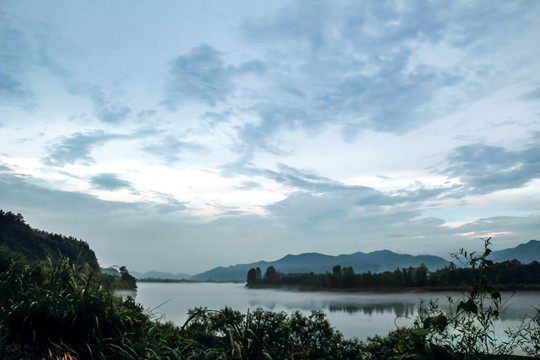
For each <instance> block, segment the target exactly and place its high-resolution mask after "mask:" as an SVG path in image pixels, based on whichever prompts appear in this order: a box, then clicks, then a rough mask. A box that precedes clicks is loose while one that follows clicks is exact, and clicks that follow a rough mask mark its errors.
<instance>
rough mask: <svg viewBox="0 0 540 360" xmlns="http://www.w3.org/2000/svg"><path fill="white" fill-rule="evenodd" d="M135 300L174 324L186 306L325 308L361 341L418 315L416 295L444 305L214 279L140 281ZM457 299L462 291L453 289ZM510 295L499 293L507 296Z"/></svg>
mask: <svg viewBox="0 0 540 360" xmlns="http://www.w3.org/2000/svg"><path fill="white" fill-rule="evenodd" d="M137 286H138V288H139V289H138V291H137V294H136V301H137V302H138V303H141V304H142V305H143V306H144V307H145V309H147V310H149V311H150V312H151V313H152V314H153V315H154V317H156V318H157V317H162V318H163V320H167V321H168V320H170V321H173V322H174V323H176V324H177V325H182V324H184V322H185V321H186V319H187V312H188V310H189V309H192V308H195V307H198V306H204V307H207V308H209V309H212V310H219V309H222V308H224V307H225V306H228V307H231V308H233V309H234V310H239V311H241V312H243V313H246V312H247V310H248V309H252V310H253V309H255V308H258V307H261V308H263V309H265V310H272V311H285V312H287V313H291V312H293V311H296V310H299V311H300V312H302V313H303V314H305V315H309V314H310V313H311V311H312V310H323V311H324V312H325V313H326V314H327V318H328V320H329V321H330V323H331V324H332V326H333V327H334V328H336V329H338V330H339V331H341V332H342V333H343V335H344V336H345V337H348V338H354V337H357V338H359V339H365V338H367V337H368V336H373V335H376V334H378V335H386V334H387V333H388V331H390V330H392V329H395V327H396V325H399V326H403V325H409V324H411V323H412V320H410V319H412V318H414V316H415V315H416V313H417V310H418V304H419V299H420V298H422V299H426V300H430V299H436V298H438V299H439V303H440V304H445V303H446V295H445V294H442V293H433V292H426V293H420V292H410V293H384V294H383V293H367V292H362V293H333V292H292V291H282V290H270V289H260V290H258V289H257V290H253V289H246V288H245V287H244V285H243V284H230V283H226V284H212V283H169V284H166V283H138V284H137ZM449 295H451V296H452V297H453V298H454V299H456V300H457V299H460V297H461V293H451V294H449ZM510 295H511V294H503V297H504V296H506V297H509V296H510ZM508 305H509V309H508V310H507V311H506V312H505V313H504V315H503V317H502V320H501V321H499V323H498V324H497V327H498V328H500V329H501V333H502V330H503V329H506V328H508V327H509V326H515V325H516V324H518V323H519V322H520V321H521V319H523V317H524V316H525V314H526V313H529V314H534V309H533V307H534V306H536V307H539V306H540V293H539V292H523V293H517V294H514V295H513V296H512V297H511V298H510V300H509V302H508Z"/></svg>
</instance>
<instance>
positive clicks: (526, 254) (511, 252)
mask: <svg viewBox="0 0 540 360" xmlns="http://www.w3.org/2000/svg"><path fill="white" fill-rule="evenodd" d="M488 258H489V259H491V260H493V261H495V262H502V261H506V260H513V259H516V260H518V261H520V262H522V263H523V264H528V263H531V262H533V261H540V241H538V240H531V241H529V242H528V243H525V244H519V245H518V246H516V247H513V248H508V249H504V250H498V251H494V252H492V253H491V254H490V255H489V257H488Z"/></svg>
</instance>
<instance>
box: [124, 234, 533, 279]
mask: <svg viewBox="0 0 540 360" xmlns="http://www.w3.org/2000/svg"><path fill="white" fill-rule="evenodd" d="M489 258H490V259H491V260H493V261H496V262H501V261H505V260H512V259H517V260H519V261H520V262H522V263H530V262H532V261H540V241H537V240H531V241H529V242H528V243H526V244H520V245H518V246H516V247H514V248H509V249H504V250H499V251H493V252H492V253H491V254H490V256H489ZM421 264H424V265H425V266H427V268H428V269H429V270H436V269H439V268H442V267H444V266H445V265H448V264H449V262H448V261H447V260H446V259H443V258H442V257H439V256H434V255H409V254H397V253H395V252H392V251H390V250H379V251H374V252H370V253H363V252H357V253H354V254H348V255H345V254H344V255H338V256H332V255H324V254H319V253H304V254H299V255H287V256H285V257H283V258H281V259H279V260H276V261H258V262H254V263H251V264H238V265H232V266H228V267H222V266H220V267H216V268H214V269H211V270H208V271H205V272H203V273H200V274H197V275H193V276H190V275H187V274H171V273H165V272H158V271H150V272H146V273H137V272H134V271H133V272H132V274H133V276H135V277H136V278H137V279H144V278H153V279H175V280H182V279H188V280H194V281H245V279H246V275H247V272H248V271H249V269H251V268H257V267H259V268H260V269H261V271H262V272H263V273H264V272H265V271H266V269H267V268H268V267H269V266H273V267H274V268H276V270H277V271H279V272H282V273H309V272H314V273H326V272H327V271H328V272H331V271H332V268H333V267H334V266H335V265H341V267H346V266H351V267H352V268H353V269H354V271H355V272H356V273H363V272H367V271H371V272H384V271H394V270H395V269H396V268H407V267H409V266H412V267H418V266H420V265H421Z"/></svg>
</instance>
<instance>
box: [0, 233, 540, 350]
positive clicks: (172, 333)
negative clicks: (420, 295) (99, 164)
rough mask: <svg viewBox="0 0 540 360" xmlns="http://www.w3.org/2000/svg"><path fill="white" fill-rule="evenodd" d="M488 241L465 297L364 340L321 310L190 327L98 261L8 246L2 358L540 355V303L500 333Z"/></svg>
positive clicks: (232, 314)
mask: <svg viewBox="0 0 540 360" xmlns="http://www.w3.org/2000/svg"><path fill="white" fill-rule="evenodd" d="M488 245H489V242H486V251H485V253H484V254H483V255H481V256H474V254H467V253H465V252H462V253H461V256H462V257H464V258H465V259H466V261H468V262H469V265H470V266H473V267H476V268H478V270H479V272H478V274H479V277H478V278H477V279H476V280H475V282H474V284H473V289H472V290H471V292H469V293H468V294H466V295H465V296H464V298H463V299H462V300H461V301H458V302H456V303H453V302H451V306H450V308H449V309H447V308H446V307H444V308H443V307H441V306H439V305H438V304H437V303H431V304H429V305H428V306H425V307H424V308H423V311H422V312H421V313H420V315H419V316H418V318H417V319H416V322H415V325H414V326H413V327H410V328H398V329H396V330H394V331H391V332H390V333H389V334H388V335H387V336H385V337H381V336H375V337H373V338H369V339H368V340H366V341H364V342H361V341H358V340H347V339H344V338H343V335H342V334H341V333H340V332H339V331H336V330H334V329H333V328H332V327H331V326H330V324H329V322H328V320H327V319H326V317H325V315H324V313H322V312H317V311H316V312H312V314H311V315H309V316H305V315H303V314H301V313H299V312H295V313H292V314H290V315H288V314H285V313H278V312H271V311H264V310H262V309H257V310H255V311H252V312H249V311H248V313H247V314H242V313H240V312H238V311H234V310H232V309H229V308H225V309H222V310H219V311H214V310H209V309H206V308H196V309H193V310H190V312H189V314H188V315H189V319H188V320H187V321H186V323H185V324H184V325H183V326H182V327H178V326H175V325H174V324H172V323H160V322H159V321H156V320H153V319H152V315H151V314H148V313H145V311H144V309H143V308H142V307H141V306H140V305H137V304H136V303H135V302H134V301H133V299H131V298H128V299H127V300H122V299H120V298H117V297H114V296H112V295H111V293H110V292H109V291H108V290H107V288H105V287H104V286H103V285H102V284H101V283H100V281H98V280H97V279H96V277H95V276H94V273H93V272H92V271H91V270H89V269H88V267H85V266H81V265H76V264H72V263H71V262H70V261H69V260H67V259H62V260H61V261H59V262H57V263H56V264H55V265H54V266H52V267H51V266H44V265H43V263H28V262H27V261H25V260H24V258H23V257H22V256H21V255H20V254H18V253H15V252H11V251H7V250H6V251H0V358H2V359H195V360H198V359H210V360H211V359H366V360H371V359H394V360H399V359H444V358H447V359H458V358H459V359H467V358H471V359H472V358H481V357H482V356H485V355H486V354H487V355H489V354H510V353H512V352H513V351H514V350H515V349H521V350H523V351H524V352H526V353H528V354H530V355H533V356H539V355H540V313H537V314H536V316H535V317H532V318H529V319H526V321H524V322H523V324H522V325H521V327H519V328H518V329H514V331H509V333H508V335H509V337H508V340H505V341H502V342H501V341H500V339H499V340H497V339H496V338H495V333H494V331H493V324H494V322H495V321H496V320H497V319H498V317H499V315H500V313H501V312H502V311H503V310H504V302H503V300H502V299H501V297H500V294H499V293H498V292H497V290H496V289H494V288H493V287H492V285H491V284H490V283H489V281H488V279H487V278H486V277H485V276H483V275H482V274H483V271H484V270H485V269H486V268H488V267H489V266H490V262H489V260H487V259H486V256H487V254H489V249H488ZM452 301H453V300H452ZM452 304H453V305H452Z"/></svg>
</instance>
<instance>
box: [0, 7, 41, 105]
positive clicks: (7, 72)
mask: <svg viewBox="0 0 540 360" xmlns="http://www.w3.org/2000/svg"><path fill="white" fill-rule="evenodd" d="M0 38H1V39H2V46H0V103H7V104H16V105H18V106H21V107H23V108H31V107H33V106H34V105H35V104H34V94H33V91H32V89H31V88H30V85H29V84H28V83H27V81H26V80H25V75H26V73H27V72H28V68H29V66H30V63H31V53H32V50H31V45H30V43H29V42H28V40H27V39H26V37H25V36H24V33H23V32H22V31H21V30H19V29H17V28H15V27H13V26H12V24H11V21H9V19H7V18H6V15H5V14H4V13H3V12H1V11H0Z"/></svg>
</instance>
